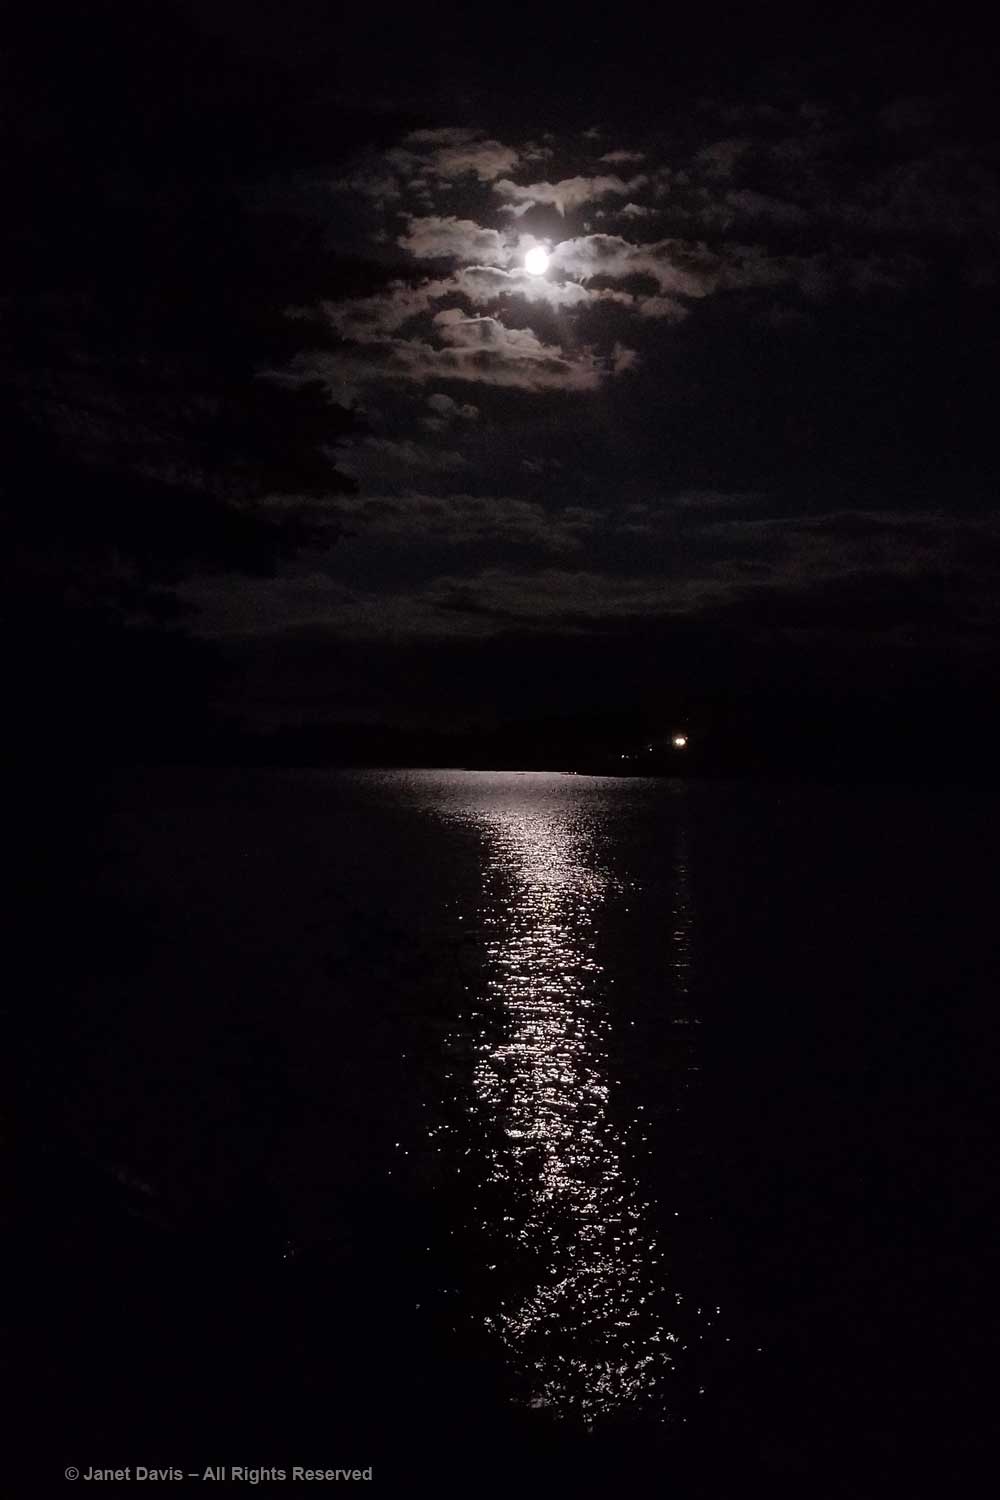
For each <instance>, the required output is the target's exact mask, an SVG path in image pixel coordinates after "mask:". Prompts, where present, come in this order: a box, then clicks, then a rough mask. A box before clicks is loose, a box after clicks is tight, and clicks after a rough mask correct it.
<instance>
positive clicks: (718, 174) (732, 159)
mask: <svg viewBox="0 0 1000 1500" xmlns="http://www.w3.org/2000/svg"><path fill="white" fill-rule="evenodd" d="M752 144H753V143H752V141H749V140H745V139H742V138H741V139H729V140H724V141H713V142H712V144H711V145H710V146H703V147H702V149H701V150H700V151H698V152H696V153H695V156H694V163H695V166H696V167H699V168H700V169H701V170H702V172H704V174H705V176H706V177H710V178H712V179H713V180H715V181H725V180H726V179H727V178H729V177H731V176H732V175H733V172H734V171H735V169H736V166H737V164H738V163H739V162H740V161H742V160H743V158H744V156H746V154H747V152H748V151H749V150H750V149H751V147H752Z"/></svg>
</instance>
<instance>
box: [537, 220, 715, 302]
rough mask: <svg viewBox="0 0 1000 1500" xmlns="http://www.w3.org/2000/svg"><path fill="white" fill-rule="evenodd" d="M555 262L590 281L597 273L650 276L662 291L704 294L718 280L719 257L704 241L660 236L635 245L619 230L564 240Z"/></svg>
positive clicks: (553, 259) (685, 294) (702, 295)
mask: <svg viewBox="0 0 1000 1500" xmlns="http://www.w3.org/2000/svg"><path fill="white" fill-rule="evenodd" d="M552 261H553V263H554V264H555V265H556V266H557V267H558V268H560V269H561V270H564V271H567V272H568V273H569V274H570V275H571V276H578V277H579V278H580V279H581V280H583V281H588V280H590V279H591V278H592V277H595V276H609V277H617V278H619V279H621V278H624V277H626V276H636V275H643V276H649V277H651V278H652V279H653V280H654V281H655V282H656V283H657V284H658V286H659V288H660V290H661V291H663V292H676V293H679V294H680V295H681V296H684V297H704V296H707V295H708V293H709V292H711V291H713V290H715V287H716V285H717V283H718V273H719V260H718V257H717V256H715V255H713V254H712V253H711V252H709V251H708V250H706V249H705V247H704V246H703V245H698V246H692V245H689V244H686V243H685V242H684V241H679V240H658V241H655V242H654V243H652V244H649V245H636V244H632V243H630V242H629V241H628V240H625V239H623V238H622V237H621V236H620V235H617V234H589V235H585V236H583V237H581V238H579V239H573V240H563V241H561V243H560V244H558V245H556V247H555V249H554V250H553V252H552Z"/></svg>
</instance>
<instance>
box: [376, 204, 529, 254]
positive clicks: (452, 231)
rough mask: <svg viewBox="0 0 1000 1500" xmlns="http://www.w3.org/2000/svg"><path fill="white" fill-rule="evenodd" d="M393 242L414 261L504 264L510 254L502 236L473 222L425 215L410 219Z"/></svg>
mask: <svg viewBox="0 0 1000 1500" xmlns="http://www.w3.org/2000/svg"><path fill="white" fill-rule="evenodd" d="M396 243H397V244H398V245H399V246H400V247H401V249H403V250H408V251H409V253H410V254H411V255H412V256H414V257H415V258H416V259H417V260H464V261H476V262H482V263H484V264H486V265H499V266H502V265H506V264H507V263H508V262H509V261H510V259H511V256H512V255H513V253H514V252H513V248H512V247H511V246H510V245H509V243H508V241H507V238H506V236H505V235H502V234H501V233H500V232H499V230H496V229H484V228H483V227H482V226H481V225H479V224H476V223H474V222H473V220H472V219H457V218H455V217H454V215H447V216H445V217H442V216H440V215H437V214H428V215H426V216H423V217H420V218H411V219H410V221H409V227H408V229H407V231H406V233H405V234H401V235H400V236H399V238H398V239H397V241H396Z"/></svg>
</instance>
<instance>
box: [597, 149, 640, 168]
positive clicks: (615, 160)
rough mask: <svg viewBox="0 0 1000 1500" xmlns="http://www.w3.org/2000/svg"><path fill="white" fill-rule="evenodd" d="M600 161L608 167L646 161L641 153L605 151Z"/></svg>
mask: <svg viewBox="0 0 1000 1500" xmlns="http://www.w3.org/2000/svg"><path fill="white" fill-rule="evenodd" d="M598 160H599V161H601V162H603V163H604V164H605V165H606V166H609V167H617V166H623V165H625V163H626V162H630V161H644V160H645V157H644V156H643V153H642V152H641V151H605V153H604V155H603V156H601V157H599V158H598Z"/></svg>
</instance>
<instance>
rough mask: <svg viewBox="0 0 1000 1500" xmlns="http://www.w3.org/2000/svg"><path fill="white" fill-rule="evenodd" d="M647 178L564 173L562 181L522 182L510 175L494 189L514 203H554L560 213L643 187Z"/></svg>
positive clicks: (501, 180) (496, 183)
mask: <svg viewBox="0 0 1000 1500" xmlns="http://www.w3.org/2000/svg"><path fill="white" fill-rule="evenodd" d="M647 180H648V179H647V178H645V177H642V176H639V177H633V178H632V179H631V180H630V181H629V182H623V181H622V179H621V178H620V177H617V176H614V175H611V176H604V177H564V178H563V179H562V181H561V182H532V183H529V184H527V185H525V186H521V185H519V184H518V183H516V182H511V181H509V179H507V178H501V179H500V181H498V182H495V183H494V184H493V191H494V192H495V193H499V195H500V196H501V197H502V198H506V199H507V200H508V202H510V203H513V204H519V203H530V204H535V203H546V204H551V206H552V207H554V208H556V209H557V210H558V211H559V213H560V214H563V215H565V214H566V212H567V210H570V209H574V208H580V207H581V206H582V205H583V204H584V203H594V202H596V201H597V200H598V199H600V198H606V197H608V196H610V195H613V194H618V195H619V196H620V197H623V198H624V197H627V196H628V194H629V193H632V192H635V191H636V189H638V188H640V187H643V186H644V185H645V183H646V182H647Z"/></svg>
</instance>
